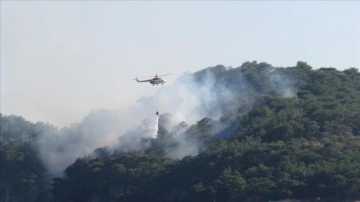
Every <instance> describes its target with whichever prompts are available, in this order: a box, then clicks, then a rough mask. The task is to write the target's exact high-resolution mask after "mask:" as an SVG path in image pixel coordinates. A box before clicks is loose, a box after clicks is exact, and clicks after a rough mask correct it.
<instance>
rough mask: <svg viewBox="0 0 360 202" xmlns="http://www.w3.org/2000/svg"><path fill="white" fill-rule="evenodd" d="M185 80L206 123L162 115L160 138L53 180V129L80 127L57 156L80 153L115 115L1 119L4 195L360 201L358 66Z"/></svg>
mask: <svg viewBox="0 0 360 202" xmlns="http://www.w3.org/2000/svg"><path fill="white" fill-rule="evenodd" d="M189 76H190V78H191V82H189ZM179 82H180V83H181V82H184V83H186V85H187V87H188V88H190V89H191V90H190V91H189V90H188V91H186V92H190V93H189V94H188V95H186V96H187V97H188V98H189V100H193V99H191V98H192V97H191V96H192V94H194V93H198V94H199V95H201V96H199V98H197V99H196V105H192V106H191V107H186V108H184V107H180V106H181V105H177V106H179V110H180V111H181V110H188V111H187V112H186V113H184V114H186V115H187V116H193V117H196V118H197V119H198V120H197V121H195V122H187V121H186V120H179V119H178V118H177V116H176V114H173V113H170V112H169V113H164V114H161V115H160V117H159V123H158V132H157V138H149V137H147V136H144V135H142V133H145V132H146V130H142V129H141V128H137V129H135V130H132V131H131V132H128V134H127V135H123V136H121V137H119V138H118V141H119V143H118V144H116V145H115V146H113V147H111V148H108V147H102V148H97V149H95V150H94V152H93V153H92V154H91V155H87V156H78V157H79V158H77V159H76V161H75V162H73V163H72V164H71V165H70V166H68V167H67V168H66V169H65V171H64V176H60V177H55V178H54V179H53V180H52V185H51V187H49V186H47V185H48V184H46V182H48V183H49V181H50V180H49V175H50V174H51V173H50V172H49V170H47V169H46V168H47V166H46V165H47V164H46V163H44V161H42V159H44V158H41V157H43V155H39V152H40V153H41V151H39V148H43V147H41V146H39V147H38V144H41V143H42V141H39V139H40V138H41V137H42V136H44V135H46V133H44V131H53V133H62V132H63V131H67V132H68V133H67V134H70V133H71V134H72V135H71V136H66V137H69V138H66V142H67V143H68V144H71V145H72V146H71V147H69V145H63V146H62V147H58V146H57V147H58V148H57V150H56V151H57V153H54V154H59V153H61V154H63V153H62V151H63V150H64V148H65V150H70V151H74V152H75V153H77V152H78V151H80V150H79V149H78V148H77V147H79V145H80V144H74V142H77V141H78V142H79V141H81V140H82V138H83V137H86V135H87V134H89V135H90V137H96V138H101V135H102V134H105V133H106V130H105V129H104V128H108V127H112V124H110V123H112V122H113V120H114V119H112V118H109V117H113V114H112V113H111V112H104V111H102V112H101V113H102V115H101V117H102V118H101V120H102V122H101V123H99V124H101V125H102V126H103V127H102V128H101V130H95V128H91V127H90V126H92V125H94V124H96V122H95V120H99V119H95V118H94V117H95V114H93V115H89V117H87V118H85V119H84V121H83V122H82V123H80V124H79V125H73V126H71V127H70V128H67V129H62V130H60V131H59V130H58V129H56V128H54V127H52V126H49V125H45V124H42V123H37V124H32V123H29V122H27V121H25V120H24V119H22V118H21V117H14V116H3V115H2V116H1V122H0V123H1V134H0V135H1V136H0V145H1V147H0V162H1V164H0V174H1V176H0V201H6V202H10V201H12V202H13V201H24V199H25V198H28V199H31V201H49V202H50V201H59V202H66V201H76V202H81V201H84V202H85V201H269V200H282V199H297V200H314V199H316V200H320V201H354V200H360V124H359V123H360V73H359V71H358V70H357V69H355V68H350V69H347V70H344V71H339V70H336V69H335V68H320V69H316V70H314V69H312V67H311V66H309V65H308V64H306V63H305V62H298V63H297V64H296V66H293V67H286V68H285V67H273V66H271V65H270V64H267V63H257V62H246V63H244V64H243V65H241V66H240V67H236V68H228V67H224V66H222V65H218V66H215V67H209V68H206V69H203V70H201V71H198V72H196V73H194V74H191V75H184V76H182V77H180V78H179ZM174 85H175V87H176V85H177V84H174ZM189 86H190V87H189ZM179 89H180V88H179ZM170 90H171V89H170ZM164 92H168V91H166V90H165V91H164ZM177 92H183V91H177ZM174 96H175V95H174ZM192 103H194V102H192ZM92 120H93V121H92ZM139 121H141V120H139ZM114 123H116V122H114ZM146 123H147V122H143V123H142V124H143V125H146ZM85 126H86V127H85ZM89 128H91V130H90V129H89ZM85 129H86V130H85ZM69 131H70V132H69ZM84 131H86V132H84ZM92 134H94V135H92ZM64 138H65V137H64ZM58 140H59V141H60V140H61V139H58ZM85 140H86V138H85ZM81 145H85V144H81ZM86 146H89V145H88V144H87V145H86ZM90 146H93V145H90ZM46 148H49V146H48V147H46ZM90 148H94V147H90ZM80 149H81V148H80ZM81 151H82V150H81ZM79 153H81V152H79ZM40 156H41V157H40ZM19 186H22V187H24V189H23V190H22V191H18V190H17V189H16V188H17V187H19ZM27 201H29V200H27Z"/></svg>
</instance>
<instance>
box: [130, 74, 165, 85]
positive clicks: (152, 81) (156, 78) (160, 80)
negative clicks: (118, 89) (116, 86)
mask: <svg viewBox="0 0 360 202" xmlns="http://www.w3.org/2000/svg"><path fill="white" fill-rule="evenodd" d="M167 75H169V74H163V75H157V74H155V76H154V78H152V79H147V80H139V79H138V78H135V80H136V81H137V82H149V83H150V84H152V85H153V86H154V85H159V84H161V85H164V83H165V82H166V81H165V79H163V78H161V76H167Z"/></svg>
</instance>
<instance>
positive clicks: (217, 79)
mask: <svg viewBox="0 0 360 202" xmlns="http://www.w3.org/2000/svg"><path fill="white" fill-rule="evenodd" d="M240 70H241V69H240V68H234V69H233V68H226V67H224V66H217V67H214V68H209V69H205V70H202V71H199V72H197V73H195V74H183V75H182V76H181V77H180V78H179V79H177V80H176V81H175V82H174V83H173V84H172V85H166V84H165V85H164V86H161V87H160V86H158V88H159V89H158V91H157V93H156V95H154V96H151V97H143V98H141V99H140V100H139V101H138V102H137V103H134V105H133V106H131V107H127V108H119V109H116V110H97V111H93V112H92V113H90V114H89V115H88V116H87V117H85V118H84V119H83V120H82V121H81V122H80V123H77V124H74V125H71V126H70V127H66V128H62V129H55V128H52V129H49V128H48V129H46V130H45V129H44V130H43V134H42V136H41V138H39V140H38V143H39V149H40V153H41V157H42V159H43V161H44V163H45V165H46V166H47V167H48V169H49V170H50V172H51V173H53V174H54V175H60V174H61V173H62V172H63V171H64V169H65V168H66V167H67V166H69V165H70V164H71V163H73V162H74V161H75V160H76V159H77V158H79V157H83V156H87V155H90V154H91V153H92V152H93V151H94V150H95V149H97V148H100V147H106V148H109V150H119V151H131V150H145V149H147V148H149V146H151V142H152V141H151V140H152V139H153V138H156V137H158V138H157V139H159V142H160V143H161V141H164V144H166V141H165V140H164V138H165V137H162V136H158V135H160V133H162V135H164V134H166V135H167V137H166V138H168V139H167V140H169V141H168V142H167V143H169V142H170V143H171V144H172V146H169V147H164V148H165V151H166V154H167V155H168V156H169V157H174V158H182V157H184V156H186V155H196V154H197V152H198V150H199V148H200V147H201V146H202V145H203V143H202V142H199V141H198V139H197V138H196V137H194V136H192V135H191V134H196V133H195V132H194V131H196V130H197V128H196V125H199V124H200V125H202V127H203V128H206V130H207V131H206V132H202V133H204V134H208V135H209V136H211V135H215V134H216V133H219V132H221V131H222V130H224V128H226V127H227V126H228V125H227V124H229V123H221V122H219V121H218V122H215V121H217V120H219V119H220V118H221V117H222V116H224V114H231V113H233V112H234V111H236V110H237V109H238V107H239V106H241V105H242V103H243V101H245V100H247V99H249V96H248V95H250V94H251V93H253V92H254V91H255V90H254V89H255V88H254V87H253V86H252V85H251V84H250V83H249V82H248V80H247V79H245V77H244V75H243V74H242V72H241V71H240ZM222 75H226V76H225V77H221V76H222ZM268 78H269V80H270V81H272V82H274V83H276V85H277V89H278V90H279V92H281V93H283V94H284V96H292V95H294V94H293V93H292V92H293V90H292V88H291V87H289V86H290V85H291V82H290V81H289V82H286V81H287V80H286V79H284V75H282V74H279V73H277V72H276V71H273V72H269V75H268ZM284 81H285V82H284ZM144 85H145V84H144ZM137 87H139V88H141V87H142V86H140V85H139V86H137ZM154 103H157V104H156V105H157V106H155V105H154ZM158 110H159V113H160V115H159V116H157V115H156V114H155V113H156V112H157V111H158ZM166 114H167V115H166ZM205 117H206V118H207V119H205V120H203V119H204V118H205ZM159 119H160V120H159ZM200 120H202V121H200ZM160 123H161V126H162V128H159V125H160ZM215 123H216V124H215ZM164 131H165V132H164ZM161 138H163V139H161ZM166 138H165V139H166ZM174 145H175V146H174Z"/></svg>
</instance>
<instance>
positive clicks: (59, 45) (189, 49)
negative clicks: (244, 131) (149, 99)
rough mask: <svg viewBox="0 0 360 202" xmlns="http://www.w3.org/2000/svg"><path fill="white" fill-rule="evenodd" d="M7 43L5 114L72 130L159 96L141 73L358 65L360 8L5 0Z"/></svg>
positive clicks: (340, 5) (3, 33)
mask: <svg viewBox="0 0 360 202" xmlns="http://www.w3.org/2000/svg"><path fill="white" fill-rule="evenodd" d="M0 39H1V41H0V42H1V43H0V44H1V57H0V61H1V63H0V65H1V66H0V67H1V80H0V81H1V108H0V109H1V113H3V114H5V115H10V114H15V115H20V116H23V117H24V118H26V119H27V120H30V121H33V122H36V121H43V122H48V123H51V124H54V125H56V126H66V125H69V124H71V123H75V122H79V121H81V120H82V118H83V117H84V116H86V115H87V114H88V113H89V112H90V111H91V110H96V109H116V108H118V107H124V106H128V105H131V104H132V103H134V102H136V101H137V100H138V99H139V98H140V97H141V96H150V95H152V94H154V92H155V90H156V87H153V86H151V85H149V84H146V83H145V84H143V83H136V82H135V81H134V80H133V78H135V77H136V76H145V75H154V74H156V73H158V74H166V73H174V74H173V75H171V76H169V77H168V79H169V80H170V81H169V83H168V85H171V81H173V80H175V79H176V78H177V77H179V76H180V75H181V74H182V73H183V72H187V71H190V72H194V71H197V70H200V69H203V68H205V67H209V66H215V65H217V64H222V65H225V66H232V67H238V66H240V65H241V64H242V63H243V62H246V61H253V60H256V61H258V62H267V63H270V64H272V65H273V66H284V67H287V66H294V65H295V64H296V62H297V61H300V60H301V61H306V62H308V64H310V65H311V66H313V67H315V68H320V67H336V68H338V69H346V68H349V67H360V2H357V1H345V2H342V1H330V2H325V1H315V2H312V1H298V2H296V1H274V2H266V1H255V2H250V1H229V2H223V1H208V2H207V1H157V2H155V1H154V2H150V1H135V2H126V1H101V2H100V1H99V2H97V1H75V2H74V1H1V38H0Z"/></svg>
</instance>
